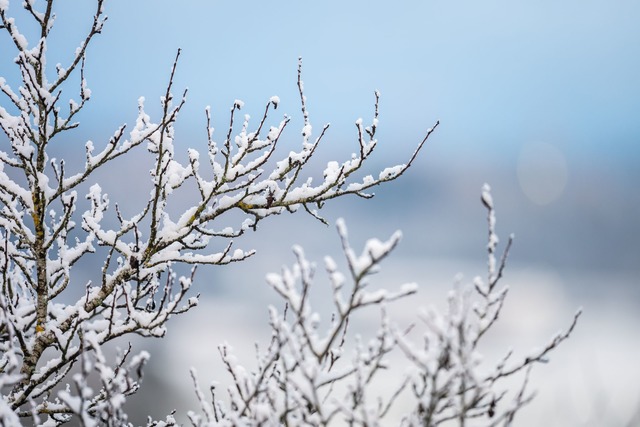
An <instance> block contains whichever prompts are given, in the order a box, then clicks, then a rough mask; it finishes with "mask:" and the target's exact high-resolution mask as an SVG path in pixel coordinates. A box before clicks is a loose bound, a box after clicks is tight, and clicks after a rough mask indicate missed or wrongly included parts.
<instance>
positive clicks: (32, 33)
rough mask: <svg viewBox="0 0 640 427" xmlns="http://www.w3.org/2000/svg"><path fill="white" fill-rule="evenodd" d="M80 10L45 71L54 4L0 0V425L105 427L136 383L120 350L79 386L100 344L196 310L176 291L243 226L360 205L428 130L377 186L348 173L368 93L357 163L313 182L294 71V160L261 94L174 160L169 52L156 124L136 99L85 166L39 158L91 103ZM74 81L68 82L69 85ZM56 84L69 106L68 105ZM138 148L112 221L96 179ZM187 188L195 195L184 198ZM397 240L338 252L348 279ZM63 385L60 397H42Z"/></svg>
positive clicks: (93, 147) (333, 167)
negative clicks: (143, 163) (104, 376)
mask: <svg viewBox="0 0 640 427" xmlns="http://www.w3.org/2000/svg"><path fill="white" fill-rule="evenodd" d="M94 5H95V9H94V14H93V19H92V22H91V23H90V25H89V26H88V31H87V32H86V33H85V34H86V35H85V37H84V38H83V39H82V40H80V41H79V43H78V44H77V45H75V46H72V49H73V51H72V52H73V55H72V56H71V59H70V60H69V62H68V63H66V64H57V65H55V67H51V66H48V63H47V46H48V42H49V35H50V33H51V29H52V28H53V25H54V22H55V13H54V10H55V8H54V0H47V1H44V2H35V1H33V0H27V1H24V2H22V4H21V5H20V6H18V7H22V8H23V9H24V11H25V12H26V13H23V14H22V15H19V16H21V18H20V19H16V18H15V17H13V16H12V13H11V12H12V7H15V6H11V7H10V6H9V1H7V0H0V35H1V36H3V37H5V38H6V41H8V44H7V45H8V46H10V47H11V48H12V49H13V50H14V53H15V60H14V61H13V62H12V63H11V66H12V67H16V70H17V72H18V73H17V74H16V75H18V76H19V80H20V81H18V82H14V81H8V80H7V79H6V78H5V77H4V76H0V97H1V98H0V99H2V103H0V130H1V131H2V132H3V133H4V135H5V136H6V139H5V140H3V142H2V146H1V147H0V266H1V267H2V284H1V286H2V300H1V301H2V304H1V310H2V311H1V313H0V314H1V316H0V321H1V322H0V334H1V335H0V336H1V337H2V341H1V345H2V354H1V355H0V369H2V371H0V377H1V379H0V381H2V386H3V387H2V399H3V400H2V405H4V406H2V408H5V409H6V410H5V409H3V412H2V413H0V416H2V417H5V418H4V420H5V421H6V420H10V419H11V420H13V419H14V416H13V415H12V414H14V415H15V414H19V415H20V416H21V417H30V418H32V419H34V420H41V421H42V422H44V423H48V424H50V425H58V424H61V423H64V422H65V421H66V420H67V419H69V417H73V416H76V417H78V419H80V420H82V421H81V422H82V423H84V424H85V425H91V424H92V423H93V422H94V421H96V420H99V422H102V421H103V418H104V417H107V418H109V419H111V418H113V419H114V420H116V421H114V422H115V423H116V424H117V423H118V422H119V420H121V419H124V415H123V414H121V412H120V411H121V407H120V406H118V405H119V404H120V403H119V402H120V401H121V400H122V399H124V397H125V396H127V395H128V394H129V393H133V392H135V390H137V386H133V383H132V382H130V381H129V378H130V375H129V374H130V373H131V370H132V369H134V367H133V365H128V364H127V363H128V362H127V363H125V359H127V357H126V356H127V355H128V354H129V352H128V351H127V352H126V354H125V355H123V357H122V359H119V361H118V362H117V364H116V367H115V368H113V371H109V372H111V373H113V375H115V377H114V378H116V379H117V384H116V383H113V384H111V383H109V384H107V383H104V381H103V383H102V390H103V391H101V392H99V393H97V394H92V393H89V392H87V387H88V385H87V384H88V383H87V382H86V381H87V378H86V377H87V376H89V375H92V373H95V372H96V371H99V372H108V371H107V368H106V367H107V365H108V363H107V361H106V358H104V357H103V355H102V353H101V350H100V346H102V345H104V344H106V343H108V342H110V341H113V340H115V339H118V338H120V337H126V336H128V335H130V334H137V335H142V336H152V337H162V336H164V334H165V333H166V330H167V321H168V320H169V318H171V317H172V316H174V315H177V314H180V313H184V312H185V311H188V310H190V309H191V308H193V307H194V306H195V305H197V302H198V297H197V296H189V293H190V291H191V287H192V285H193V281H194V275H195V271H196V267H197V266H199V265H204V264H208V265H225V264H229V263H232V262H240V261H243V260H245V259H247V258H248V257H250V256H252V255H253V254H254V251H253V250H252V249H242V248H238V247H236V244H235V241H234V239H235V238H237V237H239V236H241V235H242V234H244V233H245V232H247V231H248V230H256V228H257V225H258V223H259V222H260V221H262V220H263V219H265V218H267V217H270V216H274V215H278V214H281V213H285V212H296V211H297V210H299V209H300V207H302V208H303V210H304V211H305V212H308V213H309V214H311V215H312V216H314V217H315V218H317V219H319V220H320V221H323V222H324V219H323V218H322V217H321V216H320V214H319V212H318V211H319V209H320V208H321V207H322V205H323V204H324V203H325V202H326V201H327V200H330V199H333V198H336V197H341V196H345V195H349V194H354V195H358V196H361V197H365V198H369V197H371V196H372V195H371V194H370V193H367V190H368V189H369V188H371V187H373V186H375V185H379V184H381V183H384V182H388V181H391V180H394V179H396V178H397V177H399V176H401V175H402V174H403V173H404V172H405V171H406V170H407V168H408V167H409V166H410V165H411V163H412V162H413V160H414V159H415V157H416V155H417V153H418V152H419V151H420V150H421V148H422V147H423V145H424V144H425V142H426V140H427V139H428V138H429V136H430V135H431V133H432V132H433V130H434V129H435V127H436V126H437V123H436V124H435V125H434V126H433V127H432V128H431V129H429V130H428V131H427V133H426V135H425V137H424V139H423V140H422V141H421V142H420V143H419V144H418V145H417V148H416V149H415V151H414V152H413V154H412V155H411V156H409V159H408V161H407V163H405V164H401V165H397V166H391V167H388V168H384V169H383V170H382V171H381V172H380V173H378V174H377V175H375V176H377V177H376V178H374V177H373V176H374V175H367V176H366V177H365V178H364V179H362V180H359V179H356V178H355V175H356V174H355V173H356V172H358V171H363V170H364V167H365V162H366V160H367V159H369V158H370V155H371V153H372V152H373V150H374V148H375V147H376V145H377V143H378V142H377V140H376V138H375V136H376V129H377V128H378V103H379V94H378V93H377V92H376V94H375V107H374V117H373V119H372V123H371V125H370V126H368V127H364V126H363V124H362V121H361V120H358V121H357V122H356V132H355V135H354V139H356V141H355V144H354V145H355V146H356V147H357V148H356V150H355V151H356V154H354V155H353V156H352V157H351V158H350V159H348V160H346V161H342V162H339V161H331V162H329V163H328V164H327V165H326V167H325V168H324V173H323V176H322V177H321V179H318V178H315V177H314V176H313V173H312V171H311V170H310V167H309V163H310V160H311V159H312V156H313V155H314V153H315V152H316V150H317V147H318V146H319V144H320V142H321V141H322V140H323V139H324V138H325V137H326V135H327V134H328V125H327V126H324V127H323V128H322V130H321V131H320V132H319V134H318V135H314V133H313V126H312V124H311V120H310V114H309V111H308V110H307V104H306V97H305V94H304V83H303V81H302V65H301V63H300V64H299V66H298V78H297V85H298V90H299V95H300V102H301V106H302V115H303V119H304V125H303V127H302V129H301V139H302V141H301V144H300V147H299V148H298V149H297V151H296V150H294V151H291V152H289V153H281V152H280V151H279V150H278V149H277V148H278V141H279V140H280V138H281V136H282V134H283V132H284V131H285V130H286V128H287V127H288V124H289V123H290V119H289V117H288V116H286V115H285V116H284V117H283V118H281V119H276V120H273V119H272V115H273V112H274V110H275V109H276V108H278V105H279V104H280V99H279V98H278V97H277V96H274V97H271V98H270V99H269V100H268V102H267V103H266V105H265V108H264V112H263V114H262V116H261V117H260V118H259V120H258V121H252V120H251V118H250V117H249V116H248V115H245V116H241V115H240V110H241V109H242V108H243V106H244V103H243V102H242V101H240V100H236V101H235V102H234V103H233V105H232V106H231V108H230V112H229V117H228V126H227V127H226V129H225V131H224V132H223V133H222V134H221V135H218V134H216V133H215V132H214V130H213V126H212V114H211V111H210V110H209V109H208V108H207V109H206V111H205V120H206V132H207V133H206V142H207V149H206V152H205V153H199V152H198V151H196V150H193V149H190V150H188V153H187V154H188V158H187V160H186V161H180V160H178V157H177V156H176V152H175V151H176V150H175V144H174V141H175V140H176V138H177V137H178V136H177V135H176V132H175V124H176V122H177V120H178V117H179V114H180V112H181V111H182V108H183V106H184V105H185V102H186V95H187V91H186V90H184V91H182V92H178V93H179V95H176V94H175V93H176V92H175V90H174V80H175V75H176V73H177V72H178V64H179V58H180V54H181V52H180V51H178V52H177V54H176V57H175V60H174V62H173V65H172V67H171V70H170V71H169V75H168V82H167V86H166V88H165V90H164V91H163V93H162V96H161V97H160V107H161V108H160V114H159V115H158V117H152V116H151V115H150V114H149V113H148V111H147V109H146V107H145V106H146V105H147V101H146V100H145V99H144V98H140V99H139V101H138V114H137V117H136V118H135V120H134V122H133V124H132V125H131V126H127V125H122V126H119V127H117V129H116V130H115V131H114V133H113V135H112V137H111V138H110V139H108V140H106V141H87V142H86V144H85V145H84V154H85V161H84V164H79V165H71V164H69V163H67V162H65V160H64V159H56V158H52V157H50V152H51V150H50V145H51V143H52V141H54V140H55V139H56V138H61V137H62V135H64V134H65V132H68V131H70V130H72V129H74V128H76V127H78V126H79V125H80V124H79V123H78V122H76V121H75V120H76V118H77V117H78V114H79V113H80V112H81V111H83V110H85V109H86V108H87V106H88V105H90V104H89V101H90V99H91V90H90V88H89V85H88V83H87V76H86V75H85V63H86V54H87V51H88V49H89V46H90V44H91V43H92V41H93V40H94V38H95V36H97V35H98V34H100V33H101V32H102V30H103V28H104V24H105V22H106V19H107V18H106V16H105V15H104V0H95V1H94ZM3 54H4V52H3ZM74 75H75V76H78V77H79V84H77V85H76V86H75V87H74V86H73V85H72V83H71V76H74ZM69 90H72V91H74V92H75V98H74V97H68V96H67V93H66V92H67V91H69ZM225 121H226V119H225ZM218 138H220V139H218ZM144 149H146V155H147V156H148V157H149V159H150V161H151V163H152V167H151V170H150V171H149V179H148V181H147V182H146V184H147V185H148V193H147V194H148V197H147V198H146V199H142V200H136V201H133V202H131V201H129V202H128V203H129V204H130V206H127V210H126V212H133V213H132V214H130V215H125V214H124V210H121V209H120V208H119V206H118V201H120V202H122V201H121V200H119V199H122V198H123V197H124V194H107V192H106V191H105V190H104V188H103V186H102V185H101V184H100V182H97V180H96V177H97V174H96V171H98V170H99V169H102V170H105V169H106V168H107V167H109V168H114V167H117V160H118V159H119V158H120V157H121V156H125V155H130V154H131V153H132V150H139V151H144ZM312 178H315V179H316V181H315V182H314V181H313V180H312ZM176 194H179V196H177V195H176ZM185 194H186V195H194V196H193V197H191V198H190V199H188V200H187V201H186V202H185V199H186V198H187V197H183V196H184V195H185ZM85 207H86V208H85ZM129 208H130V209H129ZM397 238H399V236H397V237H394V238H393V239H392V241H391V242H387V243H381V242H372V243H371V245H370V246H369V247H368V248H367V250H366V253H364V254H363V255H362V256H360V257H355V256H354V258H353V259H352V261H353V262H352V265H351V268H352V269H353V271H357V272H358V275H362V276H363V277H364V276H365V275H366V274H367V273H368V272H369V269H368V267H367V265H366V264H367V263H375V262H377V261H378V260H379V259H381V258H382V257H384V256H386V253H388V252H389V251H390V250H391V249H392V248H393V246H395V243H394V242H395V241H396V240H397ZM98 257H101V258H100V259H101V267H99V268H98V269H96V271H95V272H94V274H93V275H92V277H91V278H90V280H89V281H87V282H82V281H80V278H79V276H78V275H77V274H75V272H76V269H77V267H78V266H83V265H85V264H87V263H90V261H89V259H90V258H93V259H96V258H98ZM185 265H186V266H187V268H185ZM189 267H191V271H190V272H186V271H188V269H189ZM180 272H182V273H183V274H181V273H180ZM358 280H360V279H358ZM74 288H75V289H85V292H84V295H82V296H81V297H79V298H77V300H75V301H69V300H68V298H67V299H64V300H63V298H62V296H63V295H65V290H68V289H74ZM282 289H283V290H284V289H285V288H282ZM404 292H405V291H402V292H400V294H398V295H386V294H381V293H374V294H372V293H368V292H365V291H364V290H363V289H361V290H359V291H358V292H356V293H355V294H353V295H350V296H348V297H347V296H344V298H345V300H344V304H346V305H345V306H344V307H342V309H343V310H342V311H341V316H343V317H344V319H346V318H348V316H349V313H348V310H349V308H348V307H349V304H355V305H356V306H367V305H373V304H377V303H378V302H380V301H383V300H387V299H389V300H390V299H393V298H395V297H399V296H401V295H403V293H404ZM67 294H68V293H67ZM291 296H293V295H291ZM336 303H338V302H336ZM300 304H301V305H300V306H299V307H298V306H296V309H300V310H304V307H305V304H304V301H300ZM300 313H301V314H302V312H300ZM344 319H343V320H342V322H346V320H344ZM336 333H338V332H336ZM325 339H327V340H328V342H332V340H333V339H332V338H325ZM316 350H317V351H319V352H322V351H323V349H322V347H319V348H318V349H316ZM133 359H135V358H133ZM132 363H133V362H132ZM78 364H82V366H83V369H82V370H81V372H80V374H78V375H80V377H77V376H73V377H72V376H71V374H70V372H71V368H72V367H73V366H74V365H78ZM134 365H136V363H134ZM136 366H137V365H136ZM85 368H86V369H85ZM135 369H137V368H135ZM117 373H123V374H122V375H124V376H123V377H118V376H117V375H119V374H117ZM74 375H75V374H74ZM65 384H66V385H68V388H67V389H65V390H66V391H65V392H64V393H62V394H57V395H56V393H57V391H56V390H58V389H59V387H60V386H63V385H65ZM65 393H66V394H65ZM105 405H106V406H105ZM7 411H9V412H7ZM105 414H107V415H105ZM121 416H122V418H120V417H121ZM110 417H111V418H110ZM96 422H97V421H96ZM6 423H9V421H6ZM167 423H169V421H167ZM7 425H9V424H7Z"/></svg>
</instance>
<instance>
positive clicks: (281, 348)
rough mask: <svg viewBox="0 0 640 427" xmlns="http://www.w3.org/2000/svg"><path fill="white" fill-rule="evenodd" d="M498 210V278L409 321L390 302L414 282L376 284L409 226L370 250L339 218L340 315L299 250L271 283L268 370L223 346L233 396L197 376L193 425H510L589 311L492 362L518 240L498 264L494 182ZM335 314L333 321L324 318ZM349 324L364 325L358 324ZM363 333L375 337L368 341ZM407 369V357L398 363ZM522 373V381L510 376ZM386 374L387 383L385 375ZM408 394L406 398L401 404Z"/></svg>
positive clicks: (263, 354) (494, 267)
mask: <svg viewBox="0 0 640 427" xmlns="http://www.w3.org/2000/svg"><path fill="white" fill-rule="evenodd" d="M482 202H483V204H484V205H485V207H486V208H487V211H488V218H489V243H488V245H487V248H488V278H487V281H485V280H482V279H481V278H479V277H478V278H476V279H474V281H473V283H470V284H469V285H468V286H466V287H465V286H462V287H457V288H455V289H454V290H452V291H451V292H450V294H449V301H448V308H447V310H445V311H444V312H441V311H438V310H436V309H434V308H433V309H430V310H424V311H423V312H422V313H420V315H419V320H420V322H418V323H417V324H415V325H413V326H412V327H410V328H406V327H405V328H401V327H400V326H399V325H397V324H395V322H394V321H393V319H391V318H390V316H389V315H388V313H387V309H386V305H387V304H388V303H390V302H391V301H394V300H397V299H400V298H405V297H409V296H410V295H412V294H414V293H415V292H416V291H417V287H416V285H415V284H408V285H404V286H401V287H400V288H399V290H398V291H397V292H393V293H392V292H389V291H387V290H380V291H369V290H368V286H369V282H368V279H369V274H370V273H372V272H374V271H375V270H376V269H377V268H378V267H379V263H380V262H381V260H382V259H383V258H385V257H386V256H387V255H388V254H389V253H390V252H391V251H392V250H393V249H394V247H395V246H396V244H397V243H398V240H399V238H400V234H399V233H396V234H394V235H393V236H392V237H391V238H390V239H389V240H388V241H386V242H380V241H378V240H375V239H372V240H369V241H368V242H367V243H366V245H365V248H364V250H363V252H362V254H361V255H360V256H357V255H355V252H354V251H353V249H352V248H351V247H350V245H349V242H348V240H347V232H346V227H345V225H344V223H343V222H342V221H339V222H338V234H339V235H340V238H341V240H342V245H343V251H344V255H345V258H346V262H347V266H348V270H349V273H348V274H346V275H345V274H343V273H341V272H340V271H339V270H338V269H337V264H336V262H335V261H334V260H333V259H331V258H326V259H325V269H326V272H327V274H328V277H329V282H330V286H331V291H332V301H333V309H332V311H331V312H326V311H324V310H323V311H322V312H321V311H317V308H314V307H313V306H312V304H311V301H310V298H309V295H310V288H311V286H312V282H313V278H314V266H313V265H312V264H311V263H310V262H309V261H308V260H307V259H306V258H305V256H304V253H303V251H302V249H301V248H299V247H295V248H294V253H295V256H296V262H295V264H294V265H293V267H292V268H283V271H282V273H280V274H270V275H268V276H267V282H268V284H269V285H270V286H271V287H272V288H273V289H274V290H275V291H276V292H277V293H278V294H279V295H280V296H281V297H282V299H283V300H284V307H285V308H284V311H283V312H280V311H278V310H277V309H276V308H274V307H271V308H270V317H269V322H270V325H271V329H272V337H271V342H270V344H269V346H268V348H266V349H264V350H263V351H258V353H257V367H256V368H255V369H253V370H250V369H247V368H245V367H244V365H242V364H241V363H240V362H239V361H238V358H237V357H236V356H235V355H233V354H232V352H231V349H230V347H229V346H228V345H226V344H225V345H222V346H221V347H220V354H221V356H222V360H223V362H224V364H225V366H226V369H227V371H228V372H229V374H230V375H231V379H232V382H231V386H230V387H229V388H228V389H227V393H228V399H224V398H223V397H222V396H219V393H218V394H216V390H215V388H213V387H212V388H211V392H212V399H207V398H205V396H204V394H203V393H202V391H201V389H200V385H199V383H198V381H197V379H196V375H195V373H193V378H194V381H195V387H196V390H197V396H198V399H199V400H200V403H201V408H202V411H201V413H200V414H196V413H192V414H191V415H190V417H191V421H192V424H193V425H194V426H240V425H242V426H258V425H269V426H271V425H273V426H275V425H291V426H298V425H313V426H328V425H356V426H377V425H390V424H389V423H390V422H392V421H393V422H394V424H399V425H404V426H437V425H441V424H443V423H449V424H448V425H450V424H451V423H453V424H454V425H459V426H464V425H467V423H468V422H470V421H473V420H476V421H479V422H481V425H490V426H498V425H504V426H508V425H511V423H512V421H513V419H514V417H515V415H516V413H517V412H518V411H519V410H520V409H521V408H522V407H523V406H524V405H525V404H527V403H528V402H530V401H531V400H532V398H533V393H531V392H529V391H528V390H527V383H528V378H529V372H530V370H531V368H532V366H533V365H534V364H535V363H536V362H543V361H545V357H546V356H547V354H548V353H549V352H550V351H552V350H554V349H555V348H556V347H557V346H558V345H559V344H560V343H561V342H562V341H564V340H565V339H567V338H568V337H569V335H570V334H571V332H572V331H573V329H574V327H575V325H576V322H577V320H578V317H579V316H580V311H578V312H577V313H576V314H575V316H574V318H573V320H572V322H571V324H570V326H569V327H568V328H567V329H566V330H565V331H564V332H560V333H558V334H557V335H556V336H554V337H553V338H552V339H551V340H550V341H549V342H548V343H546V344H545V346H543V347H542V349H540V350H535V351H533V352H532V353H531V354H529V355H528V356H525V357H524V358H522V359H520V360H512V355H513V353H512V352H511V351H509V352H508V353H507V354H505V355H504V357H503V358H502V359H500V360H498V361H497V363H495V364H493V365H492V364H491V363H490V362H485V361H483V358H482V356H481V353H480V351H479V344H480V341H481V339H482V337H483V336H484V335H485V333H486V332H487V331H488V330H489V328H491V326H493V325H494V324H495V322H496V321H497V319H498V317H499V315H500V312H501V310H502V307H503V304H504V301H505V298H506V295H507V289H508V288H507V287H506V286H505V287H498V283H499V281H500V278H501V277H502V273H503V271H504V268H505V263H506V258H507V255H508V251H509V248H510V247H511V238H510V239H509V242H508V243H507V245H506V248H505V251H504V253H503V255H502V258H501V260H500V261H499V262H496V249H497V244H498V237H497V234H496V232H495V212H494V209H493V202H492V199H491V194H490V193H489V187H488V186H485V188H484V189H483V192H482ZM372 308H373V309H379V310H380V312H381V322H380V326H379V328H378V330H377V331H375V332H374V331H371V330H369V331H367V330H364V331H355V332H357V333H356V334H355V335H354V334H353V332H354V331H350V332H351V334H349V333H348V332H349V331H348V329H349V319H350V318H351V317H352V315H353V313H355V312H357V311H361V310H363V309H372ZM327 318H329V319H330V322H329V325H328V326H327V327H326V328H323V327H322V322H321V320H322V319H327ZM350 329H353V327H351V328H350ZM361 332H364V333H365V334H367V333H369V334H371V336H370V338H365V335H363V334H362V333H361ZM398 364H399V365H400V366H407V369H405V373H404V376H401V377H400V378H396V377H393V376H391V377H390V376H389V374H388V371H387V370H388V369H389V368H392V367H393V366H394V365H398ZM396 368H397V366H396ZM521 371H524V375H523V377H522V380H521V385H520V387H519V388H518V389H517V390H513V389H511V390H510V389H509V386H507V385H505V384H504V383H505V381H504V380H505V379H507V378H511V377H514V376H515V375H517V374H518V373H520V372H521ZM380 378H382V379H383V382H384V384H385V387H384V389H383V390H380V389H379V388H376V386H375V385H374V384H375V381H376V380H380ZM400 402H401V403H400ZM399 404H401V405H402V407H403V408H409V409H405V410H404V412H403V414H402V417H401V419H399V420H390V419H389V417H390V416H389V414H390V411H391V408H392V407H393V406H394V405H399Z"/></svg>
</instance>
